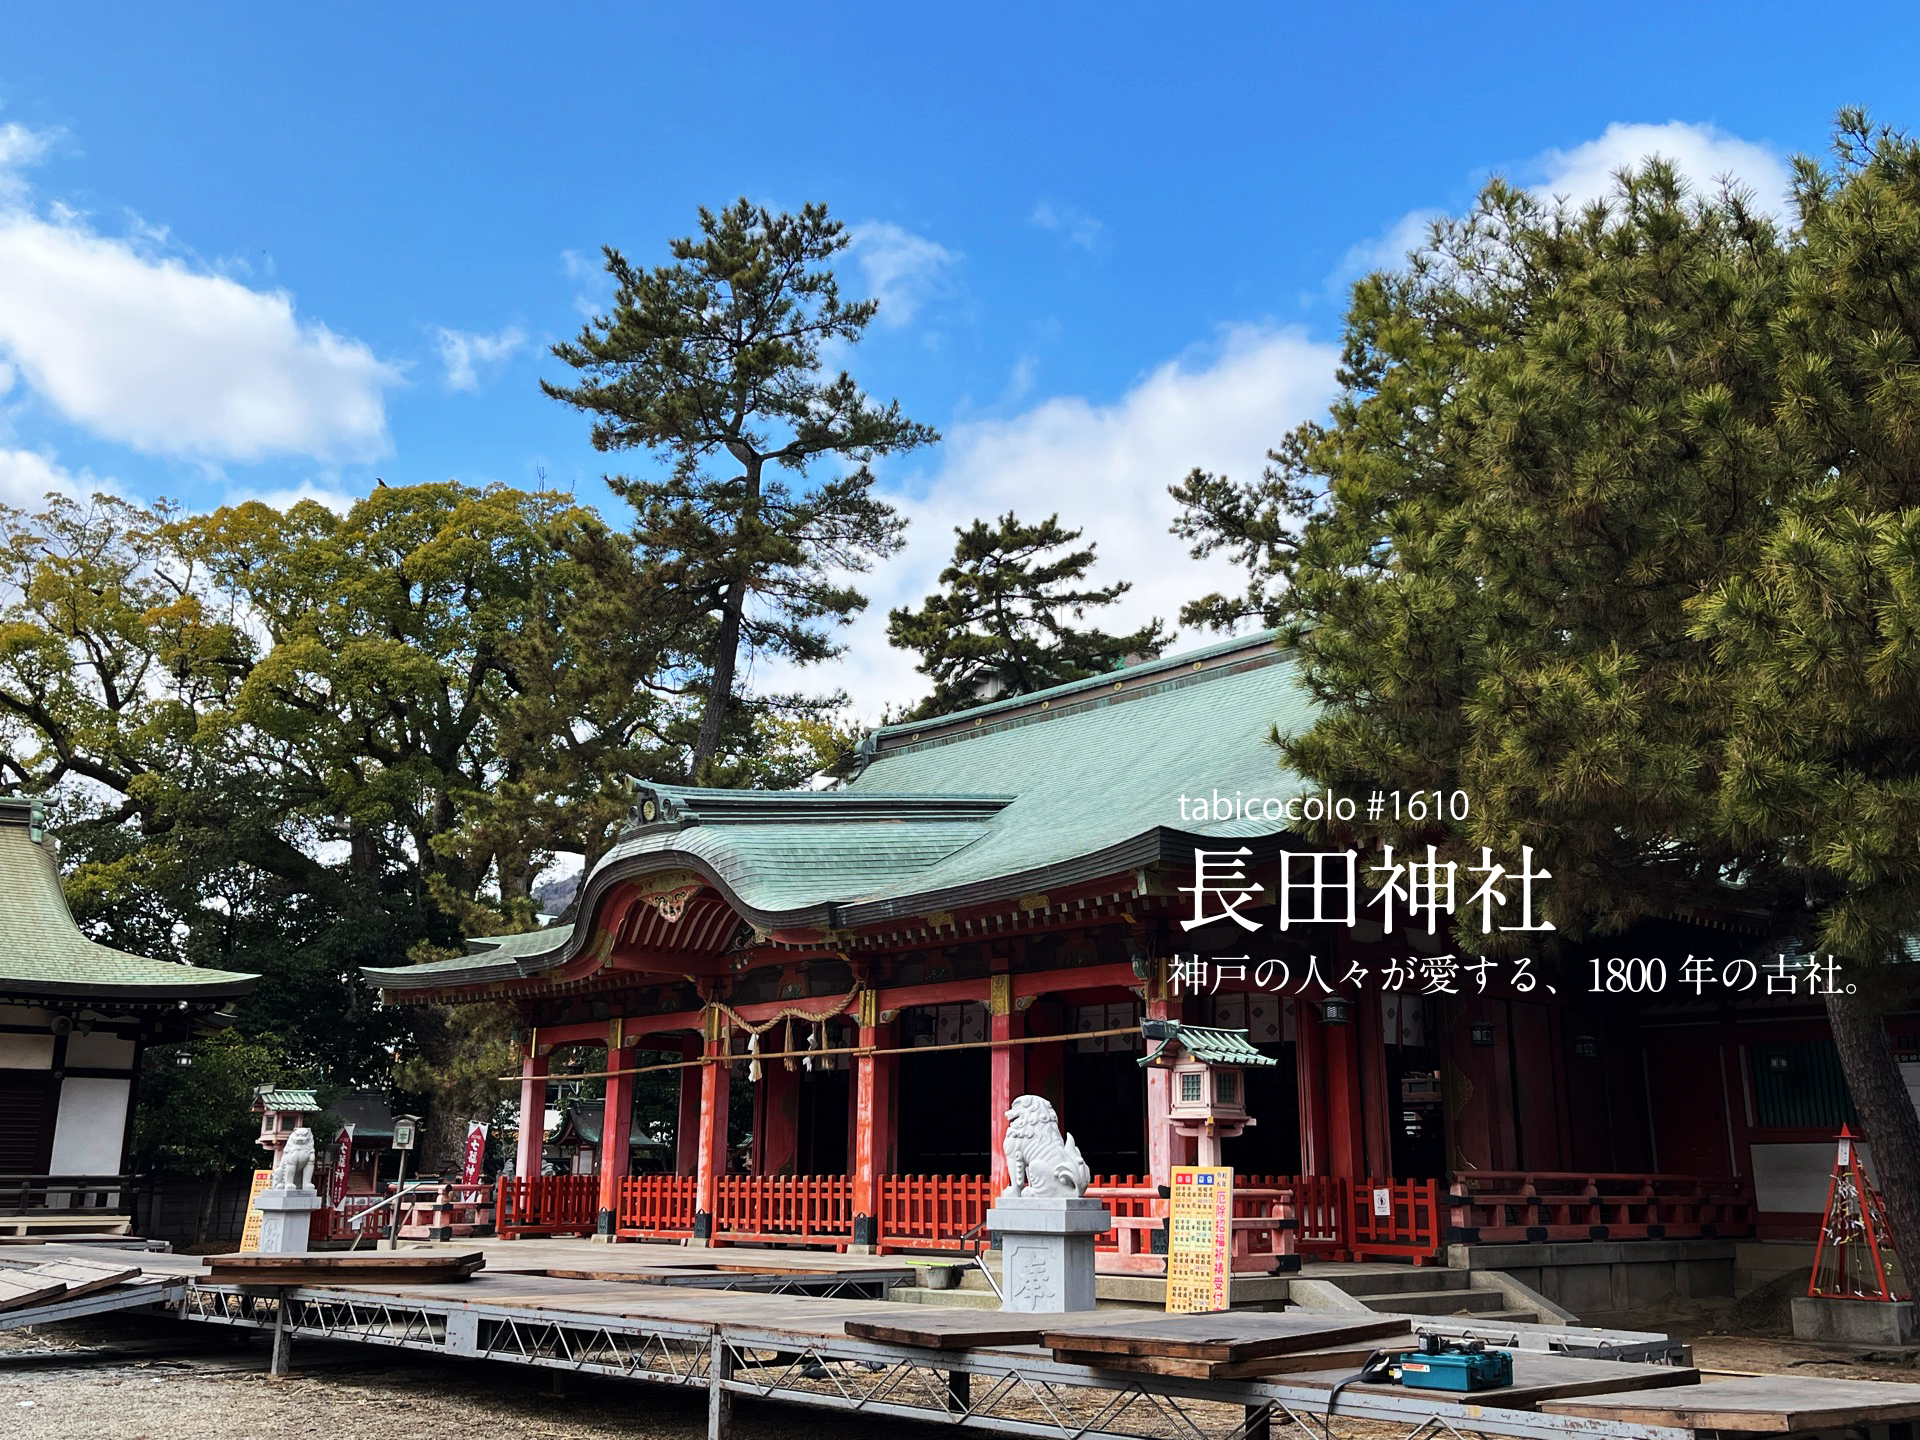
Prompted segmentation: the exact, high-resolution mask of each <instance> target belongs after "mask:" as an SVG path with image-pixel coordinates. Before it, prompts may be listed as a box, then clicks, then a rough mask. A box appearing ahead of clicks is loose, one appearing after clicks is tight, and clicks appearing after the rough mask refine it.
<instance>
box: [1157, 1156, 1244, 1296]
mask: <svg viewBox="0 0 1920 1440" xmlns="http://www.w3.org/2000/svg"><path fill="white" fill-rule="evenodd" d="M1171 1188H1172V1192H1173V1198H1172V1199H1171V1200H1170V1201H1169V1203H1168V1207H1167V1311H1168V1313H1169V1314H1174V1315H1194V1314H1199V1313H1201V1312H1203V1311H1208V1310H1225V1309H1226V1308H1227V1305H1228V1300H1229V1294H1228V1287H1229V1285H1230V1283H1231V1281H1232V1278H1233V1277H1232V1265H1233V1261H1232V1254H1233V1170H1232V1169H1231V1168H1230V1167H1227V1166H1206V1165H1176V1166H1174V1167H1173V1185H1172V1187H1171Z"/></svg>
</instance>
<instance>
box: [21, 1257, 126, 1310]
mask: <svg viewBox="0 0 1920 1440" xmlns="http://www.w3.org/2000/svg"><path fill="white" fill-rule="evenodd" d="M24 1273H25V1274H27V1275H37V1276H39V1277H40V1278H41V1279H43V1280H58V1281H60V1282H61V1283H62V1284H63V1285H65V1286H66V1287H67V1288H66V1291H65V1292H64V1293H63V1295H62V1296H61V1298H62V1299H65V1300H78V1299H79V1298H80V1297H81V1296H82V1295H92V1294H94V1293H95V1292H96V1291H99V1290H110V1289H112V1288H113V1287H114V1286H115V1285H124V1284H126V1283H127V1282H128V1281H130V1280H137V1279H139V1278H140V1267H139V1266H138V1265H98V1264H94V1263H92V1262H90V1261H85V1260H55V1261H52V1262H50V1263H48V1264H45V1265H36V1266H34V1267H33V1269H31V1270H28V1271H26V1272H24Z"/></svg>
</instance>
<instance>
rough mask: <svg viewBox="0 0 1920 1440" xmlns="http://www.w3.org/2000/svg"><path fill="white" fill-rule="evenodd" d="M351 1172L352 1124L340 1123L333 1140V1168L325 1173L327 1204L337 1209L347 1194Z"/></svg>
mask: <svg viewBox="0 0 1920 1440" xmlns="http://www.w3.org/2000/svg"><path fill="white" fill-rule="evenodd" d="M352 1173H353V1126H351V1125H342V1126H341V1127H340V1133H339V1135H338V1136H336V1137H335V1139H334V1142H333V1169H332V1170H330V1171H329V1172H328V1173H327V1206H328V1208H329V1209H333V1210H338V1209H339V1208H340V1202H341V1201H342V1200H344V1199H345V1198H346V1196H347V1179H348V1177H349V1176H350V1175H351V1174H352Z"/></svg>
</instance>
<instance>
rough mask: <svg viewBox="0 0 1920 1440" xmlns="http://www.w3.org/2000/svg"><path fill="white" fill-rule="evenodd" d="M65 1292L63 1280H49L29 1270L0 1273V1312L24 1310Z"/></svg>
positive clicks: (65, 1287) (65, 1285)
mask: <svg viewBox="0 0 1920 1440" xmlns="http://www.w3.org/2000/svg"><path fill="white" fill-rule="evenodd" d="M66 1290H67V1282H66V1281H64V1280H49V1279H47V1278H46V1277H44V1276H40V1275H35V1274H34V1273H33V1272H32V1271H31V1270H8V1271H5V1272H0V1310H24V1309H26V1308H27V1307H28V1306H31V1305H43V1304H45V1303H46V1302H47V1301H49V1300H53V1299H57V1298H58V1297H60V1296H61V1295H64V1294H65V1293H66Z"/></svg>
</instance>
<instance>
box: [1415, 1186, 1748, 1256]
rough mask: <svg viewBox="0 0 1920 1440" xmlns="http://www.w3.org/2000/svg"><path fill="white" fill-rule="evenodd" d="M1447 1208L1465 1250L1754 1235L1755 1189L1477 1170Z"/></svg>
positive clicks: (1453, 1233)
mask: <svg viewBox="0 0 1920 1440" xmlns="http://www.w3.org/2000/svg"><path fill="white" fill-rule="evenodd" d="M1447 1207H1448V1217H1447V1239H1448V1240H1449V1241H1450V1242H1451V1243H1453V1244H1457V1245H1472V1244H1481V1245H1500V1244H1512V1243H1522V1244H1524V1243H1527V1242H1535V1243H1537V1242H1541V1241H1553V1240H1691V1239H1696V1238H1699V1237H1703V1236H1720V1237H1728V1236H1731V1237H1736V1238H1737V1237H1741V1236H1746V1235H1751V1234H1753V1233H1754V1201H1753V1188H1752V1185H1751V1183H1750V1182H1748V1181H1746V1180H1741V1179H1731V1180H1708V1179H1702V1178H1701V1177H1699V1176H1697V1175H1591V1174H1580V1173H1577V1172H1568V1171H1558V1170H1555V1171H1546V1170H1532V1171H1523V1170H1475V1171H1472V1172H1471V1173H1466V1174H1459V1175H1455V1176H1454V1177H1453V1184H1452V1186H1451V1188H1450V1190H1449V1193H1448V1196H1447Z"/></svg>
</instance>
